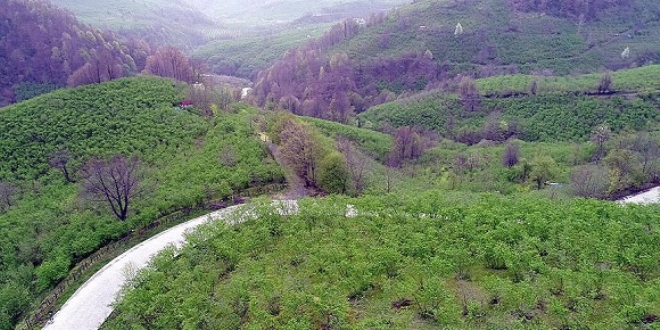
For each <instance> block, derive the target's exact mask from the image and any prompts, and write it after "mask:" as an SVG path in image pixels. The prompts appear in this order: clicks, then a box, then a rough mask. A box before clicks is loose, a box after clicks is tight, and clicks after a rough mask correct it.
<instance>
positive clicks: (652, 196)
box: [617, 187, 660, 205]
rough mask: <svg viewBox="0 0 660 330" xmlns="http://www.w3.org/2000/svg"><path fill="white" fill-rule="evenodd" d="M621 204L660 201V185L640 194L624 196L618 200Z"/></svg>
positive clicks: (644, 203)
mask: <svg viewBox="0 0 660 330" xmlns="http://www.w3.org/2000/svg"><path fill="white" fill-rule="evenodd" d="M617 202H618V203H621V204H643V205H646V204H653V203H658V202H660V187H655V188H653V189H649V190H647V191H643V192H641V193H639V194H635V195H631V196H628V197H624V198H622V199H620V200H618V201H617Z"/></svg>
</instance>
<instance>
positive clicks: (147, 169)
mask: <svg viewBox="0 0 660 330" xmlns="http://www.w3.org/2000/svg"><path fill="white" fill-rule="evenodd" d="M175 85H176V84H173V82H172V81H170V80H166V79H161V78H145V77H141V78H128V79H122V80H117V81H113V82H109V83H105V84H100V85H93V86H85V87H81V88H78V89H72V90H61V91H57V92H54V93H51V94H47V95H44V96H41V97H37V98H35V99H32V100H29V101H26V102H22V103H19V104H16V105H13V106H9V107H6V108H3V109H2V110H0V126H2V127H3V128H4V129H3V130H2V131H0V150H1V153H2V155H3V160H2V162H0V196H1V198H0V228H1V230H0V251H2V253H0V274H1V275H0V297H1V299H0V329H10V328H12V326H13V324H15V322H17V321H18V318H19V317H20V316H21V315H23V313H24V312H26V311H27V310H28V309H29V308H30V306H31V305H32V304H33V303H37V302H38V299H36V298H38V297H39V296H40V295H41V294H42V293H45V292H47V290H48V289H50V288H52V287H53V286H54V285H55V284H57V282H58V281H59V280H60V279H62V278H64V277H65V276H66V275H67V274H68V271H69V268H70V267H71V266H73V264H74V263H75V262H76V261H78V260H81V259H83V258H85V257H86V256H88V255H89V254H91V253H92V252H94V251H95V250H96V249H98V248H99V247H101V246H103V245H104V244H107V243H108V242H110V241H112V240H117V239H119V238H120V237H122V236H123V235H124V234H126V233H128V232H129V231H130V230H131V229H133V228H139V227H141V226H144V225H146V224H149V223H151V222H152V221H154V220H155V219H156V218H158V217H159V216H161V215H165V214H168V213H170V212H173V211H175V210H180V209H185V208H190V207H194V206H198V205H203V204H205V203H207V202H209V201H213V200H215V201H220V200H223V199H230V198H231V197H232V196H233V194H235V193H237V192H239V191H241V190H244V189H247V188H249V187H253V186H260V185H265V184H268V183H273V182H281V181H282V178H283V177H282V174H281V171H280V169H279V166H278V165H277V164H276V163H274V161H273V160H272V158H270V156H269V154H268V152H267V149H266V147H265V146H264V145H263V144H262V143H261V142H260V141H259V140H258V138H257V135H256V132H255V129H254V128H253V126H252V119H253V117H254V116H255V114H256V110H254V109H250V108H246V107H242V108H241V107H235V108H232V109H233V110H231V111H227V112H221V113H218V114H217V115H216V116H211V117H201V116H199V115H198V114H195V113H192V112H190V111H188V110H185V109H183V110H182V109H180V108H178V107H175V106H174V105H176V104H178V103H179V102H180V101H181V100H183V99H184V97H185V95H186V94H185V93H184V92H183V90H182V89H179V88H177V87H175ZM118 157H119V158H118ZM132 157H133V158H134V159H136V160H139V162H138V163H139V170H137V171H136V172H134V175H135V177H131V178H134V179H135V186H134V187H133V188H134V190H132V191H131V193H130V196H129V197H130V198H129V200H130V205H127V209H125V210H122V208H121V207H120V208H118V209H117V213H115V212H113V209H112V206H111V205H110V204H108V203H107V201H105V200H106V198H101V199H100V201H99V198H97V197H99V195H98V193H101V197H104V195H103V194H104V191H102V190H99V185H98V183H99V180H98V179H99V178H106V179H107V178H108V176H109V175H116V174H118V173H119V174H120V177H122V176H121V173H127V172H126V171H127V169H128V168H133V165H134V163H133V161H132V160H130V159H133V158H132ZM121 159H125V160H121ZM122 162H123V163H122ZM138 163H136V164H135V165H136V168H137V164H138ZM122 164H123V165H122ZM97 170H98V171H97ZM99 171H100V172H99ZM111 171H113V172H111ZM111 173H112V174H111ZM97 174H99V175H101V177H99V176H96V175H97ZM112 178H115V176H112ZM122 178H123V177H122ZM94 183H96V186H94V185H90V184H94ZM115 206H118V207H119V205H115Z"/></svg>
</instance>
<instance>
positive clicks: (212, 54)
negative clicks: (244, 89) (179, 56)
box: [192, 24, 328, 78]
mask: <svg viewBox="0 0 660 330" xmlns="http://www.w3.org/2000/svg"><path fill="white" fill-rule="evenodd" d="M327 28H328V25H327V24H319V25H311V26H305V27H304V28H302V29H291V30H289V29H287V30H283V31H279V32H277V33H274V34H269V35H265V36H264V35H259V36H250V37H246V38H236V39H230V40H215V41H211V42H209V43H207V44H205V45H203V46H201V47H199V48H197V49H196V50H195V52H194V53H193V55H192V56H193V57H194V58H201V59H204V60H205V61H206V63H207V64H208V66H209V69H210V70H211V71H213V72H215V73H218V74H228V75H233V76H238V77H246V78H251V77H254V76H256V74H257V73H258V72H259V71H261V70H263V69H266V68H267V67H269V66H270V65H271V64H272V63H273V62H275V61H276V60H278V59H280V58H281V57H282V55H284V53H286V52H287V51H288V50H290V49H293V48H295V47H298V46H300V45H302V44H304V43H306V42H308V41H309V37H318V36H320V35H321V34H322V33H323V31H325V30H326V29H327Z"/></svg>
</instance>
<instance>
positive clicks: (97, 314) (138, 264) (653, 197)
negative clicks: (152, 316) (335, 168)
mask: <svg viewBox="0 0 660 330" xmlns="http://www.w3.org/2000/svg"><path fill="white" fill-rule="evenodd" d="M617 202H618V203H621V204H649V203H658V202H660V187H656V188H653V189H651V190H648V191H645V192H642V193H639V194H636V195H632V196H628V197H626V198H623V199H620V200H619V201H617ZM273 205H274V207H276V209H277V210H278V212H279V213H280V214H282V215H287V214H295V213H297V212H298V203H297V201H295V200H276V201H274V202H273ZM241 207H244V205H237V206H232V207H229V208H226V209H223V210H219V211H215V212H212V213H209V214H207V215H204V216H201V217H199V218H195V219H192V220H190V221H188V222H185V223H183V224H180V225H178V226H176V227H173V228H171V229H169V230H167V231H164V232H162V233H160V234H158V235H156V236H154V237H152V238H150V239H148V240H146V241H144V242H142V243H140V244H139V245H137V246H135V247H134V248H132V249H130V250H128V251H126V252H125V253H124V254H122V255H120V256H119V257H117V258H115V259H114V260H112V261H111V262H110V263H109V264H107V265H106V266H105V267H103V268H102V269H101V270H99V271H98V272H97V273H96V274H94V276H92V278H90V279H89V280H88V281H87V282H85V284H84V285H83V286H81V287H80V288H79V289H78V290H77V291H76V292H75V293H74V294H73V296H71V298H69V300H68V301H67V302H66V304H64V306H62V308H61V309H60V311H59V312H57V314H55V315H54V317H53V319H52V320H51V321H50V322H49V323H48V324H47V325H46V326H45V327H44V329H45V330H72V329H75V330H96V329H98V328H99V327H100V326H101V325H102V324H103V322H105V320H106V318H107V317H108V316H109V315H110V314H111V313H112V311H113V309H114V307H113V303H114V302H115V301H116V299H117V298H118V295H119V294H120V292H121V289H122V287H123V285H124V283H125V282H126V281H127V280H128V279H130V277H131V276H132V275H134V274H135V273H136V272H137V271H138V270H140V269H142V268H144V267H146V266H147V265H148V263H149V261H150V260H151V258H152V257H153V256H154V255H155V254H157V253H158V252H160V251H162V250H163V249H165V248H166V247H168V246H172V245H173V246H175V247H181V246H182V245H183V244H184V243H185V235H186V233H187V232H189V231H191V230H193V229H194V228H196V227H198V226H199V225H201V224H204V223H207V222H210V221H217V220H225V221H227V220H230V219H234V218H229V217H228V216H229V215H231V214H234V213H235V212H236V211H237V210H238V209H239V208H241ZM247 214H248V215H252V216H256V215H254V214H251V213H250V212H249V211H248V212H247ZM356 215H357V211H356V210H355V208H354V207H353V206H352V205H348V206H347V212H346V216H347V217H354V216H356ZM235 221H238V222H240V221H242V219H238V220H235Z"/></svg>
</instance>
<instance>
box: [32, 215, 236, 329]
mask: <svg viewBox="0 0 660 330" xmlns="http://www.w3.org/2000/svg"><path fill="white" fill-rule="evenodd" d="M237 207H240V206H232V207H229V208H226V209H223V210H219V211H216V212H213V213H210V214H207V215H204V216H202V217H199V218H195V219H193V220H190V221H188V222H185V223H183V224H180V225H178V226H176V227H172V228H170V229H168V230H167V231H164V232H162V233H160V234H158V235H156V236H154V237H152V238H150V239H148V240H146V241H144V242H142V243H140V244H139V245H137V246H135V247H133V248H132V249H130V250H128V251H126V252H125V253H124V254H122V255H120V256H119V257H117V258H115V259H114V260H112V261H111V262H110V263H109V264H107V265H106V266H105V267H103V268H102V269H101V270H99V271H98V272H97V273H96V274H94V276H93V277H92V278H90V279H89V280H88V281H87V282H85V284H84V285H83V286H81V287H80V288H79V289H78V290H77V291H76V292H75V293H74V294H73V296H71V298H69V300H68V301H67V302H66V304H64V306H62V308H61V309H60V311H59V312H57V314H55V315H54V317H53V319H52V321H51V322H50V323H49V324H47V325H46V326H45V327H44V329H45V330H96V329H98V328H99V327H100V326H101V324H103V322H104V321H105V319H106V318H107V317H108V316H109V315H110V313H112V310H113V308H112V303H113V302H114V301H115V299H116V297H117V295H118V294H119V292H120V291H121V288H122V285H123V284H124V282H125V281H126V276H127V275H126V274H127V273H128V274H130V273H132V271H135V270H137V269H142V268H143V267H145V266H146V265H147V264H148V262H149V260H151V258H152V257H153V256H154V255H155V254H156V253H158V252H159V251H161V250H163V249H164V248H166V247H168V246H170V245H175V246H177V247H180V246H181V245H182V244H183V243H184V234H185V233H186V232H187V231H189V230H191V229H193V228H195V227H197V226H199V225H201V224H203V223H205V222H207V221H209V220H210V219H212V220H217V219H220V218H223V216H225V215H227V214H228V213H230V212H233V211H235V209H236V208H237ZM128 269H131V270H132V271H127V270H128Z"/></svg>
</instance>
